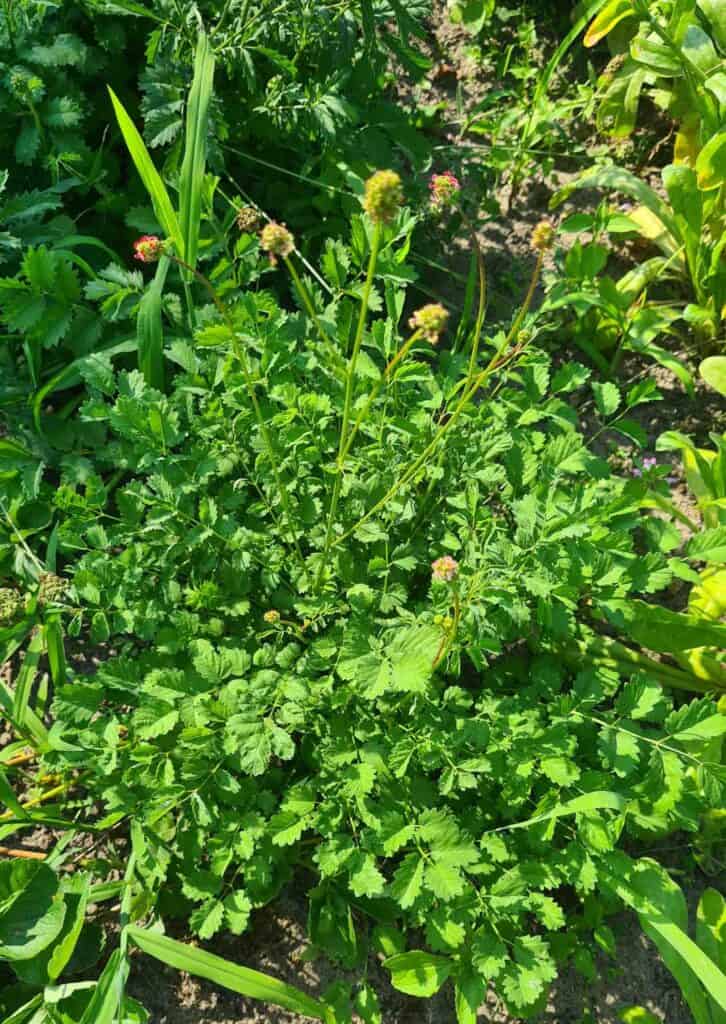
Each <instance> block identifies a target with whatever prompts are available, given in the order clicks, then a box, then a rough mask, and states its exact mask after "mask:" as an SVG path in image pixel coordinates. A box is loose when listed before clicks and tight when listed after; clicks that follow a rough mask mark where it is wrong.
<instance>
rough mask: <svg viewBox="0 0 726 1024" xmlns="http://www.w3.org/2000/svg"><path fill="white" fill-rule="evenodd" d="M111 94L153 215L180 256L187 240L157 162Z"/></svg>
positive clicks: (116, 99)
mask: <svg viewBox="0 0 726 1024" xmlns="http://www.w3.org/2000/svg"><path fill="white" fill-rule="evenodd" d="M108 91H109V93H110V95H111V102H112V103H113V109H114V112H115V114H116V120H117V121H118V124H119V128H120V129H121V134H122V135H123V137H124V141H125V143H126V146H127V147H128V151H129V153H130V154H131V159H132V160H133V161H134V164H135V166H136V170H137V171H138V172H139V175H140V177H141V180H142V181H143V183H144V185H145V186H146V191H147V192H148V193H149V198H150V199H151V204H152V206H153V207H154V213H155V214H156V218H157V220H158V221H159V223H160V224H161V226H162V228H163V229H164V231H165V233H166V235H167V236H168V237H169V238H170V239H171V240H172V242H173V243H174V247H175V248H176V251H177V252H179V253H183V252H184V240H183V237H182V233H181V228H180V227H179V221H178V219H177V215H176V213H175V212H174V207H173V206H172V202H171V199H170V198H169V193H168V192H167V190H166V185H165V184H164V182H163V181H162V180H161V177H160V175H159V172H158V171H157V169H156V167H155V166H154V161H153V160H152V159H151V157H150V156H149V151H148V149H147V148H146V144H145V143H144V140H143V139H142V138H141V135H140V134H139V132H138V130H137V128H136V125H135V124H134V122H133V121H132V120H131V118H130V117H129V115H128V114H127V113H126V109H125V108H124V105H123V103H122V102H121V100H120V99H119V98H118V96H117V95H116V93H115V92H114V91H113V89H112V88H111V87H110V86H109V88H108Z"/></svg>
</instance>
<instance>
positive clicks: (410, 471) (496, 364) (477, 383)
mask: <svg viewBox="0 0 726 1024" xmlns="http://www.w3.org/2000/svg"><path fill="white" fill-rule="evenodd" d="M543 261H544V253H539V255H538V258H537V263H536V265H535V268H534V271H533V273H532V280H531V282H530V285H529V289H528V291H527V295H526V296H525V299H524V302H523V304H522V308H521V309H520V311H519V313H518V315H517V317H516V319H515V321H514V323H513V325H512V328H511V330H510V331H509V334H508V335H507V337H506V339H505V340H504V343H503V344H502V345H501V347H500V348H499V349H498V350H497V351H496V352H495V353H494V355H493V356H492V358H491V359H490V360H489V362H488V363H487V365H486V366H485V367H484V369H483V370H482V371H481V373H479V374H478V375H477V377H476V378H475V379H474V381H473V383H472V384H471V385H470V386H469V387H468V388H467V389H466V390H465V391H464V394H463V395H462V397H461V398H460V399H459V403H458V405H457V406H456V408H455V409H454V411H453V412H452V414H451V416H450V418H449V419H448V420H447V421H446V423H444V425H443V426H442V427H440V428H439V430H438V431H437V433H436V434H435V435H434V438H433V440H432V441H431V443H430V444H429V445H428V446H427V447H426V448H425V449H424V451H423V452H422V453H421V454H420V455H419V456H418V458H417V459H415V460H414V462H412V463H411V465H410V466H409V467H408V468H407V469H405V470H404V472H403V473H402V474H401V476H400V477H399V478H398V480H396V482H395V483H394V484H393V486H392V487H391V488H390V489H389V490H388V491H387V492H386V493H385V494H384V495H383V497H382V498H381V499H380V501H377V502H376V504H375V505H374V506H373V507H372V508H371V509H369V510H368V511H367V512H366V514H365V515H364V516H363V517H362V518H361V519H359V520H358V522H357V523H356V524H355V526H354V527H352V529H350V530H348V531H347V532H346V533H344V534H342V535H341V536H340V537H338V538H337V540H336V541H335V542H334V544H333V545H332V546H337V545H338V544H340V543H341V542H342V541H344V540H347V538H348V537H350V536H351V535H352V534H354V533H355V531H356V530H358V529H360V527H361V526H363V524H364V523H367V522H368V520H369V519H370V518H371V516H374V515H375V514H376V513H377V512H379V511H380V510H381V509H382V508H383V507H384V506H385V505H387V504H388V502H389V501H390V500H391V498H393V497H394V496H395V495H396V494H397V493H398V492H399V491H400V489H401V488H402V487H403V485H404V484H406V483H408V481H409V480H410V479H411V478H412V477H413V476H415V475H416V473H417V472H418V471H419V469H420V468H421V466H423V465H424V463H425V462H426V460H427V459H428V457H429V456H430V455H431V454H432V452H434V451H435V450H436V448H437V447H438V444H439V442H440V441H442V440H443V438H444V437H445V436H446V434H448V432H449V431H450V430H451V429H452V428H453V427H454V426H455V425H456V422H457V420H458V419H459V416H460V415H461V413H462V412H463V411H464V408H465V406H466V405H467V404H468V403H469V401H470V400H471V399H472V398H473V397H474V395H475V394H476V393H477V391H478V390H479V388H480V387H481V386H482V384H484V382H485V381H486V380H487V379H488V378H489V377H490V376H491V375H492V373H493V372H494V371H495V370H498V369H501V368H502V367H503V366H505V365H506V364H507V363H508V362H510V361H511V359H510V358H507V359H503V356H504V354H505V352H506V350H507V348H508V346H509V345H511V342H512V339H513V338H514V337H516V334H517V331H518V330H519V327H520V325H521V323H522V321H523V320H524V317H525V316H526V315H527V311H528V310H529V307H530V305H531V304H532V299H533V298H534V293H535V291H536V289H537V284H538V282H539V277H540V274H541V272H542V264H543ZM522 348H523V346H517V347H516V349H515V350H514V352H513V353H512V355H513V356H514V355H518V354H519V353H520V352H521V351H522Z"/></svg>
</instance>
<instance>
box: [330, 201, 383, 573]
mask: <svg viewBox="0 0 726 1024" xmlns="http://www.w3.org/2000/svg"><path fill="white" fill-rule="evenodd" d="M381 234H382V225H381V223H380V221H378V222H377V223H376V224H375V226H374V228H373V241H372V243H371V253H370V257H369V259H368V271H367V273H366V280H365V285H364V286H363V296H362V298H361V307H360V315H359V317H358V327H357V330H356V333H355V340H354V341H353V352H352V353H351V357H350V363H349V364H348V376H347V379H346V383H345V401H344V404H343V422H342V424H341V427H340V441H339V444H338V458H337V466H336V474H335V483H334V484H333V494H332V497H331V499H330V509H329V510H328V523H327V526H326V528H325V545H324V547H323V557H322V558H321V560H320V569H319V571H318V577H317V580H316V582H315V587H316V590H317V589H319V588H320V584H321V583H322V580H323V574H324V573H325V567H326V565H327V561H328V556H329V554H330V549H331V547H332V540H333V523H334V521H335V513H336V511H337V509H338V500H339V498H340V489H341V486H342V483H343V469H344V463H345V455H346V452H347V448H346V440H347V434H348V423H349V421H350V409H351V404H352V401H353V384H354V381H355V368H356V363H357V362H358V355H359V353H360V349H361V345H362V344H363V333H364V330H365V324H366V318H367V316H368V303H369V301H370V297H371V289H372V287H373V275H374V274H375V272H376V263H377V261H378V251H379V249H380V245H381Z"/></svg>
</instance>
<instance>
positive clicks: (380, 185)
mask: <svg viewBox="0 0 726 1024" xmlns="http://www.w3.org/2000/svg"><path fill="white" fill-rule="evenodd" d="M402 203H403V189H402V188H401V179H400V177H399V176H398V175H397V174H396V172H395V171H376V173H375V174H373V175H371V177H370V178H369V179H368V181H367V182H366V190H365V196H364V198H363V209H364V210H365V211H366V213H367V214H368V216H369V217H370V218H371V220H372V221H374V223H376V224H390V222H391V221H392V220H393V219H394V218H395V216H396V214H397V213H398V210H399V207H400V206H401V204H402Z"/></svg>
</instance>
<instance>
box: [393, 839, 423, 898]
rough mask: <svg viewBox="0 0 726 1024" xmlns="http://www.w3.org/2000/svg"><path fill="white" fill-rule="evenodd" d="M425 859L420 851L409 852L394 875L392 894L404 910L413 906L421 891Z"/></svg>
mask: <svg viewBox="0 0 726 1024" xmlns="http://www.w3.org/2000/svg"><path fill="white" fill-rule="evenodd" d="M423 876H424V860H423V858H422V857H420V856H419V854H418V853H408V854H406V856H405V857H404V858H403V860H402V861H401V863H400V865H399V866H398V868H396V872H395V874H394V876H393V881H392V883H391V895H392V896H393V898H394V899H395V900H396V901H397V902H398V903H400V904H401V906H402V907H403V909H404V910H407V909H408V907H410V906H412V905H413V904H414V903H415V902H416V900H417V899H418V897H419V894H420V893H421V887H422V885H423Z"/></svg>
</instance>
